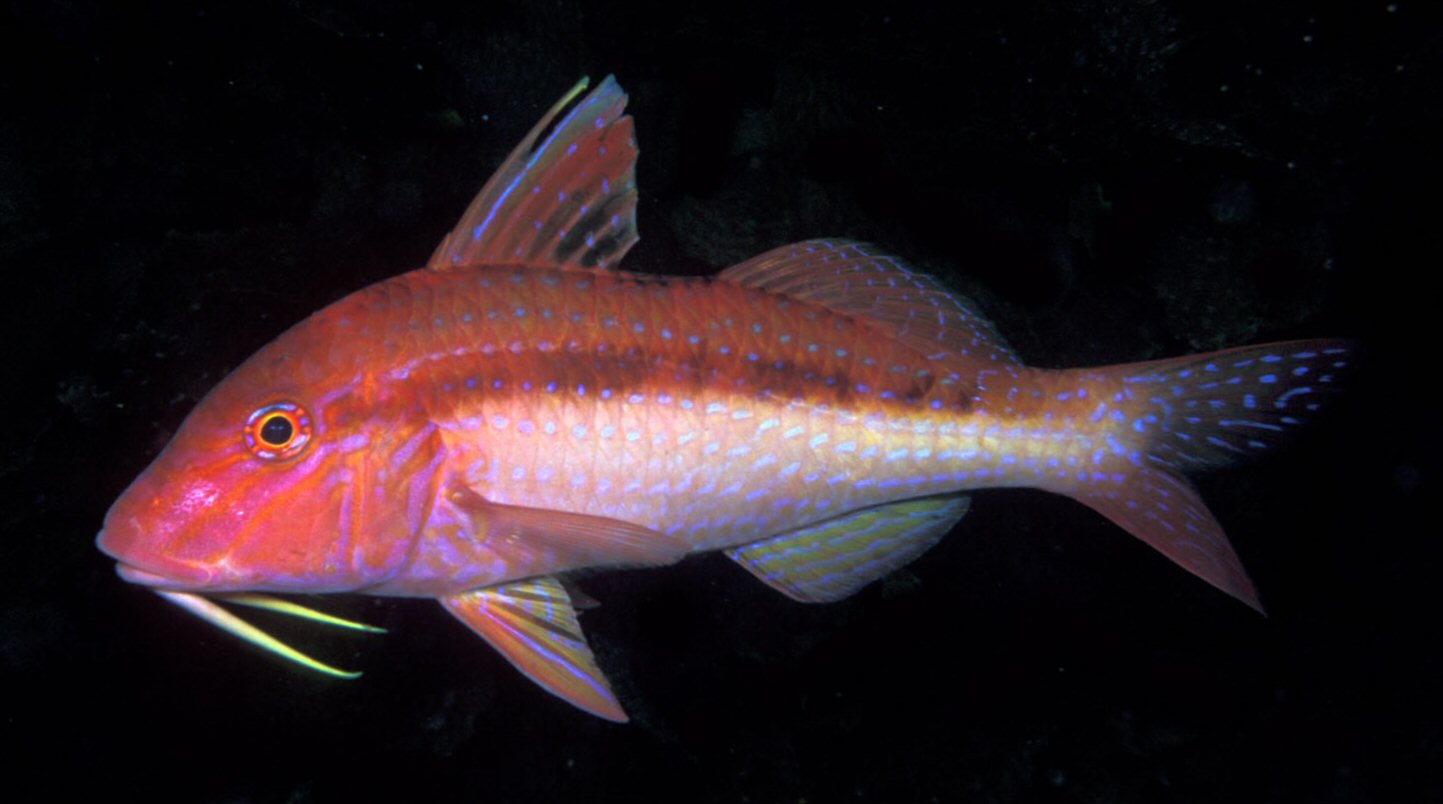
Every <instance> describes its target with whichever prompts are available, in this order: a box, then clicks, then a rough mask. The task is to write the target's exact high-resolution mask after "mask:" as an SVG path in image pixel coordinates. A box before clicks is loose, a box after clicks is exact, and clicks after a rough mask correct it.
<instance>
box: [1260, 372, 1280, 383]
mask: <svg viewBox="0 0 1443 804" xmlns="http://www.w3.org/2000/svg"><path fill="white" fill-rule="evenodd" d="M1277 381H1278V377H1277V375H1275V374H1264V375H1263V376H1261V377H1259V378H1258V382H1261V383H1272V382H1277Z"/></svg>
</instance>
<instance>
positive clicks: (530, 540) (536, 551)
mask: <svg viewBox="0 0 1443 804" xmlns="http://www.w3.org/2000/svg"><path fill="white" fill-rule="evenodd" d="M441 505H442V506H445V507H446V509H447V510H446V514H447V516H446V517H442V519H449V520H453V521H463V522H465V523H466V527H467V528H469V530H470V531H471V533H473V534H475V537H476V538H477V539H482V540H485V541H486V542H487V543H489V544H492V545H494V546H495V549H496V550H498V551H502V552H504V554H505V556H506V558H507V560H508V561H509V562H510V565H511V568H512V569H513V570H515V571H517V574H531V573H533V572H535V573H543V572H563V571H566V570H571V569H579V568H582V567H654V566H661V565H663V564H672V563H675V562H677V561H680V560H681V559H683V558H685V557H686V554H687V552H688V551H689V550H690V549H691V548H690V545H688V544H687V543H686V541H684V540H683V539H681V538H680V537H678V536H667V535H666V534H664V533H661V532H660V531H656V530H652V529H651V528H647V527H642V526H641V525H636V524H633V523H631V522H623V521H622V520H619V519H608V518H606V517H600V516H590V515H588V514H573V513H567V512H565V511H553V510H549V509H543V508H527V507H524V506H518V505H503V504H501V503H495V502H492V501H490V500H487V499H486V498H484V497H482V496H481V495H480V494H477V493H476V492H475V491H472V490H471V489H469V488H467V487H465V486H462V485H459V484H456V485H454V486H453V487H452V489H451V491H450V492H449V493H448V494H447V495H446V497H445V499H444V500H443V501H442V503H441Z"/></svg>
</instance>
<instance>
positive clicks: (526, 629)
mask: <svg viewBox="0 0 1443 804" xmlns="http://www.w3.org/2000/svg"><path fill="white" fill-rule="evenodd" d="M441 605H442V606H444V607H445V608H446V610H447V611H449V612H451V613H452V614H454V615H455V616H456V618H457V619H459V620H460V621H461V622H463V623H465V624H466V625H467V627H469V628H470V629H471V630H472V631H475V632H476V633H478V634H480V635H481V637H482V638H483V639H485V640H486V641H487V642H489V643H490V644H491V646H492V647H493V648H495V649H496V650H498V651H500V652H501V655H502V656H505V657H506V660H507V661H509V662H511V664H512V665H513V666H514V667H515V668H516V669H517V670H520V671H521V672H522V673H525V674H526V677H527V678H530V679H531V680H532V681H535V682H536V683H537V684H540V685H541V688H542V689H544V690H546V691H547V692H549V693H551V694H553V695H555V696H557V697H559V698H561V699H563V700H565V701H566V702H568V703H570V704H572V705H574V706H576V707H578V708H581V709H584V710H586V711H587V712H590V713H591V714H593V715H596V716H598V717H603V718H606V719H607V720H612V721H615V722H617V723H625V722H626V721H627V717H626V712H624V711H623V710H622V708H621V704H619V703H617V701H616V695H615V694H614V693H612V691H611V685H610V684H609V683H607V680H606V676H605V675H603V674H602V672H601V669H600V668H599V667H597V666H596V657H595V656H594V655H593V654H592V652H591V647H590V646H589V645H587V644H586V637H585V636H584V635H583V634H582V633H581V624H580V623H579V622H577V619H576V610H575V609H574V608H572V605H571V597H570V596H569V595H568V594H567V593H566V589H565V588H564V587H563V586H562V585H561V582H560V581H558V580H557V579H556V578H552V577H543V578H531V579H529V580H525V581H516V582H513V583H507V584H502V585H500V586H489V587H486V588H485V589H475V590H472V591H470V592H463V593H461V594H459V595H452V596H450V597H445V598H441Z"/></svg>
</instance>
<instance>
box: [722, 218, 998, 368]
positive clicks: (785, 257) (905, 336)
mask: <svg viewBox="0 0 1443 804" xmlns="http://www.w3.org/2000/svg"><path fill="white" fill-rule="evenodd" d="M720 278H721V279H724V280H727V281H730V282H736V283H739V284H742V285H745V286H747V287H752V288H759V289H761V290H766V291H769V292H772V293H780V294H783V295H786V296H791V297H794V298H797V299H804V300H806V301H810V302H813V303H815V304H820V305H823V306H825V307H827V308H829V309H832V310H835V311H837V312H840V313H844V314H846V315H850V316H858V317H862V318H865V319H867V320H868V321H869V322H870V323H871V324H872V325H873V326H876V327H878V328H879V329H881V330H882V331H884V332H886V333H887V334H889V335H891V336H892V337H895V338H897V340H899V341H901V342H902V343H905V344H907V345H908V346H909V347H911V348H913V349H915V350H917V351H918V352H921V353H922V354H924V355H927V356H928V357H930V358H932V359H934V360H939V361H942V362H943V363H944V364H945V365H947V366H949V367H951V369H952V370H953V371H955V372H957V374H958V375H959V376H960V377H961V378H962V379H963V380H964V381H967V382H971V381H973V380H975V379H976V377H977V376H980V375H981V373H982V372H988V371H1004V372H1009V373H1011V372H1015V371H1016V370H1017V369H1019V368H1021V365H1022V364H1021V361H1019V360H1018V359H1017V356H1016V355H1015V354H1013V352H1012V350H1011V349H1010V348H1009V347H1008V346H1007V343H1006V342H1005V341H1003V340H1002V336H1001V335H999V334H998V333H997V330H996V329H994V328H993V327H992V324H991V323H989V322H988V321H987V319H985V318H983V317H982V316H980V315H978V314H977V313H976V312H975V305H974V304H972V303H971V302H970V301H968V300H967V299H965V298H963V297H962V296H960V295H958V294H956V293H953V292H952V291H950V290H948V289H947V288H945V287H943V286H942V285H941V284H940V283H938V282H937V281H936V280H934V279H932V278H931V277H929V276H927V275H926V274H923V273H921V272H919V271H917V270H916V269H914V268H911V267H910V266H908V265H907V264H906V263H904V262H903V261H902V260H900V259H898V258H896V257H891V256H887V255H885V254H881V253H878V252H877V251H876V250H875V249H873V248H872V247H871V246H869V245H867V244H865V243H857V242H853V241H850V240H807V241H803V242H801V243H793V244H791V245H788V246H781V247H780V248H774V249H772V250H771V251H768V252H766V253H765V254H760V255H758V256H756V257H753V258H751V259H750V260H747V261H746V262H743V263H740V264H737V265H733V266H732V267H730V268H728V269H726V270H725V271H722V272H721V274H720ZM969 375H970V376H969Z"/></svg>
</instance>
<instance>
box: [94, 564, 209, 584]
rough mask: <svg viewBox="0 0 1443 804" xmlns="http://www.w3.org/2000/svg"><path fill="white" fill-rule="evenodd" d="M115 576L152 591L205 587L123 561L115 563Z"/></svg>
mask: <svg viewBox="0 0 1443 804" xmlns="http://www.w3.org/2000/svg"><path fill="white" fill-rule="evenodd" d="M115 574H116V575H119V576H120V577H121V578H123V579H125V580H126V581H129V582H130V583H133V584H138V585H140V586H148V587H151V588H152V589H157V590H158V589H169V590H180V589H192V590H193V589H196V588H198V587H203V586H205V584H204V583H196V582H194V581H191V580H182V579H179V578H175V577H171V576H168V575H162V574H160V573H157V572H151V571H150V570H145V569H141V568H140V567H137V566H135V565H134V564H127V563H125V562H124V561H116V562H115Z"/></svg>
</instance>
